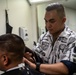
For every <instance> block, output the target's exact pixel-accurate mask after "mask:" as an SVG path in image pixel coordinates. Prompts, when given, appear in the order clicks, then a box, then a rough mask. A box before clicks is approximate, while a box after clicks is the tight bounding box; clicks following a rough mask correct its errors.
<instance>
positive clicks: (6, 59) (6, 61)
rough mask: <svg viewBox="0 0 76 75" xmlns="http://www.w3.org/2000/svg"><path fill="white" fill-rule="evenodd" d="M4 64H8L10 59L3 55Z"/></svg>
mask: <svg viewBox="0 0 76 75" xmlns="http://www.w3.org/2000/svg"><path fill="white" fill-rule="evenodd" d="M3 64H4V65H5V66H6V65H7V64H8V57H7V55H3Z"/></svg>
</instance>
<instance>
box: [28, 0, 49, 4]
mask: <svg viewBox="0 0 76 75" xmlns="http://www.w3.org/2000/svg"><path fill="white" fill-rule="evenodd" d="M47 1H50V0H29V2H30V3H31V4H32V3H40V2H47Z"/></svg>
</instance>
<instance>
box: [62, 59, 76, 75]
mask: <svg viewBox="0 0 76 75" xmlns="http://www.w3.org/2000/svg"><path fill="white" fill-rule="evenodd" d="M61 62H62V63H64V65H66V67H67V68H68V71H69V75H73V74H74V73H76V63H73V62H70V61H68V60H62V61H61Z"/></svg>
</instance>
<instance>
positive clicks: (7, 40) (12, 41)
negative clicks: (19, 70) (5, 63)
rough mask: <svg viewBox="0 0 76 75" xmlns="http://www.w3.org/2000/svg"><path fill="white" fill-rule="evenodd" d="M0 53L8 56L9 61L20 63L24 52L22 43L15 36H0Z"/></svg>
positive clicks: (20, 39)
mask: <svg viewBox="0 0 76 75" xmlns="http://www.w3.org/2000/svg"><path fill="white" fill-rule="evenodd" d="M0 51H2V52H6V53H8V54H10V55H9V57H10V60H11V61H13V60H15V61H20V60H22V58H23V55H24V52H25V44H24V41H23V40H22V38H20V37H19V36H18V35H16V34H4V35H1V36H0Z"/></svg>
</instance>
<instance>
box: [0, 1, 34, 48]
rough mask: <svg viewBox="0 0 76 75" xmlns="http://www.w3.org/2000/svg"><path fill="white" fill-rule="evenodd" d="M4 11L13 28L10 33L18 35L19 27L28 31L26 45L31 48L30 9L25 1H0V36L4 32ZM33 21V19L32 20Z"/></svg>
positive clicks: (31, 23)
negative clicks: (6, 12) (6, 11)
mask: <svg viewBox="0 0 76 75" xmlns="http://www.w3.org/2000/svg"><path fill="white" fill-rule="evenodd" d="M5 9H7V10H8V17H9V24H10V25H11V26H12V27H13V31H12V33H14V34H17V35H19V27H25V28H26V29H27V31H28V39H29V40H28V41H25V43H26V45H27V46H28V47H30V48H32V46H33V26H32V25H33V22H32V17H33V16H32V8H31V6H30V5H29V4H28V3H27V1H26V0H0V35H1V34H4V33H5V31H6V25H5ZM33 20H34V19H33Z"/></svg>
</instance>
